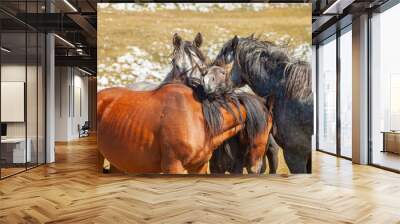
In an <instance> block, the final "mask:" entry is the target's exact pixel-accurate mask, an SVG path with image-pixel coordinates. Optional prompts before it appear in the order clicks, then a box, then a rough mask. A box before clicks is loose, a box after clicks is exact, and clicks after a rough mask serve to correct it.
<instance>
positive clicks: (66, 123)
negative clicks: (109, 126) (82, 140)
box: [55, 67, 88, 141]
mask: <svg viewBox="0 0 400 224" xmlns="http://www.w3.org/2000/svg"><path fill="white" fill-rule="evenodd" d="M55 73H56V83H55V86H56V91H55V129H56V131H55V140H56V141H70V140H73V139H77V138H78V137H79V132H78V125H81V126H82V125H83V124H84V123H85V121H87V120H88V78H87V77H86V76H84V74H83V73H82V72H80V71H79V70H78V69H76V68H72V67H56V72H55ZM80 107H81V108H80Z"/></svg>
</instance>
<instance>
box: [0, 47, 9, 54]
mask: <svg viewBox="0 0 400 224" xmlns="http://www.w3.org/2000/svg"><path fill="white" fill-rule="evenodd" d="M0 49H1V50H2V51H4V52H6V53H10V52H11V50H9V49H7V48H5V47H1V48H0Z"/></svg>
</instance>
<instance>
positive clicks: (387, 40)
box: [370, 5, 400, 170]
mask: <svg viewBox="0 0 400 224" xmlns="http://www.w3.org/2000/svg"><path fill="white" fill-rule="evenodd" d="M398 21H400V5H396V6H394V7H392V8H390V9H388V10H386V11H384V12H383V13H380V14H375V15H374V16H373V17H372V18H371V29H372V30H371V31H372V32H371V35H372V36H371V41H372V43H371V60H372V61H371V68H372V71H371V79H370V80H371V81H370V82H371V83H370V85H371V98H370V104H371V107H370V108H371V111H370V120H371V125H370V128H371V130H370V133H371V141H372V150H371V153H372V154H371V159H372V161H371V162H372V163H373V164H375V165H379V166H383V167H387V168H390V169H395V170H400V155H399V153H400V132H399V130H400V103H399V102H400V100H399V97H400V63H399V59H398V58H399V57H398V52H400V45H399V40H400V33H399V32H398V30H397V29H395V28H394V27H398Z"/></svg>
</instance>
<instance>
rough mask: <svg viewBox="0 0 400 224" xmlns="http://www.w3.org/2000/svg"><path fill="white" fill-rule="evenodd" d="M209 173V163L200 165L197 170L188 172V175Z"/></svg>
mask: <svg viewBox="0 0 400 224" xmlns="http://www.w3.org/2000/svg"><path fill="white" fill-rule="evenodd" d="M207 171H208V162H207V163H204V164H202V165H200V166H199V167H197V168H194V169H190V170H188V173H192V174H207Z"/></svg>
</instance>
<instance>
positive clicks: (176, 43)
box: [172, 33, 182, 48]
mask: <svg viewBox="0 0 400 224" xmlns="http://www.w3.org/2000/svg"><path fill="white" fill-rule="evenodd" d="M181 43H182V37H180V36H179V35H178V34H177V33H175V34H174V37H173V38H172V44H173V45H174V47H175V48H178V47H179V46H181Z"/></svg>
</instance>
